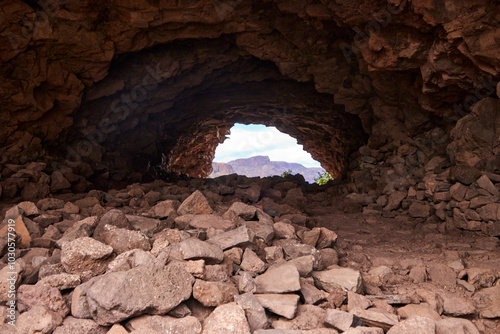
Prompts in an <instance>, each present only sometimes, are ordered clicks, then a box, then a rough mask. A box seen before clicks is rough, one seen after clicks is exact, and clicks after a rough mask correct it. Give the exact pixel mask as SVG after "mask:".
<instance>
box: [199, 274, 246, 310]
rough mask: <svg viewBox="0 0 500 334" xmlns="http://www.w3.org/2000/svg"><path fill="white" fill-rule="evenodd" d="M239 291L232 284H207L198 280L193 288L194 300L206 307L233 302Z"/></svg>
mask: <svg viewBox="0 0 500 334" xmlns="http://www.w3.org/2000/svg"><path fill="white" fill-rule="evenodd" d="M235 295H238V289H236V287H235V286H234V285H233V284H232V283H225V282H206V281H203V280H200V279H197V280H196V282H195V283H194V286H193V298H194V299H196V300H197V301H199V302H200V303H202V304H203V305H204V306H219V305H222V304H226V303H229V302H231V301H233V298H234V296H235Z"/></svg>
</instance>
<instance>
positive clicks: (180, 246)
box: [172, 238, 224, 263]
mask: <svg viewBox="0 0 500 334" xmlns="http://www.w3.org/2000/svg"><path fill="white" fill-rule="evenodd" d="M172 248H173V249H175V250H176V251H178V252H179V255H180V258H181V259H183V260H199V259H203V260H207V261H212V262H216V263H219V262H222V260H223V259H224V252H223V251H222V248H221V247H220V246H219V245H217V244H214V243H210V242H206V241H201V240H200V239H198V238H189V239H186V240H183V241H181V242H179V243H177V244H173V245H172Z"/></svg>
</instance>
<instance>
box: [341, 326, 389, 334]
mask: <svg viewBox="0 0 500 334" xmlns="http://www.w3.org/2000/svg"><path fill="white" fill-rule="evenodd" d="M344 334H384V330H383V329H382V328H378V327H356V328H349V329H348V330H346V331H345V332H344Z"/></svg>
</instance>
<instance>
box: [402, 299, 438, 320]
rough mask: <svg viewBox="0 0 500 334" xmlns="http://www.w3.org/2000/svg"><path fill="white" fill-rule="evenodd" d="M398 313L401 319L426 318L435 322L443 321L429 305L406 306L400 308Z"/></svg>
mask: <svg viewBox="0 0 500 334" xmlns="http://www.w3.org/2000/svg"><path fill="white" fill-rule="evenodd" d="M397 312H398V315H399V317H400V318H401V319H409V318H412V317H424V318H428V319H432V320H435V321H437V320H440V319H441V317H440V316H439V314H438V313H437V312H436V310H435V309H434V308H433V307H432V306H430V305H429V304H427V303H421V304H410V305H406V306H403V307H401V308H398V310H397Z"/></svg>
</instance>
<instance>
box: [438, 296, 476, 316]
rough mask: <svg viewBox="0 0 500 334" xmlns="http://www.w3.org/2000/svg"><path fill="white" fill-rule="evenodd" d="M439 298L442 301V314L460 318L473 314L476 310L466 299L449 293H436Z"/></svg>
mask: <svg viewBox="0 0 500 334" xmlns="http://www.w3.org/2000/svg"><path fill="white" fill-rule="evenodd" d="M438 294H439V296H440V297H441V298H442V299H443V313H444V314H447V315H450V316H454V317H460V316H465V315H469V314H474V313H475V311H476V308H475V307H474V305H473V304H472V302H470V301H469V300H467V299H466V298H464V297H462V296H460V295H458V294H455V293H451V292H446V291H442V292H440V293H438Z"/></svg>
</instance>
